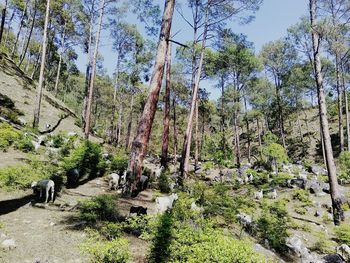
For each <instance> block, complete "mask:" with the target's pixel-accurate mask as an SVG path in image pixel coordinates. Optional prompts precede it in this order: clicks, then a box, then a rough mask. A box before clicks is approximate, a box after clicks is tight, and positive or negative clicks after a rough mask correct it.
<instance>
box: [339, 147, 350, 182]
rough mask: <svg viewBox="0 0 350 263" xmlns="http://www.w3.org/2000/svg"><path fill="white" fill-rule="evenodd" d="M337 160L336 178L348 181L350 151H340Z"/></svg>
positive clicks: (349, 176)
mask: <svg viewBox="0 0 350 263" xmlns="http://www.w3.org/2000/svg"><path fill="white" fill-rule="evenodd" d="M338 162H339V167H340V175H339V176H338V179H342V180H344V181H346V182H350V152H348V151H343V152H341V153H340V155H339V158H338Z"/></svg>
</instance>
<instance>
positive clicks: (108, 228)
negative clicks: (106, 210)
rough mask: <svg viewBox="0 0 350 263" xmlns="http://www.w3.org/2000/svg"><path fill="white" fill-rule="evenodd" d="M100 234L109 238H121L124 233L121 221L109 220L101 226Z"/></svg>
mask: <svg viewBox="0 0 350 263" xmlns="http://www.w3.org/2000/svg"><path fill="white" fill-rule="evenodd" d="M100 234H101V235H102V236H103V237H105V238H106V239H107V240H113V239H116V238H119V237H121V235H122V226H121V224H119V223H111V222H108V223H106V224H105V225H103V226H102V227H101V229H100Z"/></svg>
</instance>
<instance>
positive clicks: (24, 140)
mask: <svg viewBox="0 0 350 263" xmlns="http://www.w3.org/2000/svg"><path fill="white" fill-rule="evenodd" d="M14 146H15V148H16V149H18V150H20V151H22V152H32V151H34V145H33V143H32V141H31V140H30V138H29V137H25V136H23V137H21V138H20V139H19V140H17V141H15V143H14Z"/></svg>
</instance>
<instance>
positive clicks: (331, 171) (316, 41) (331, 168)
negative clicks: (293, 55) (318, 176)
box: [309, 0, 344, 225]
mask: <svg viewBox="0 0 350 263" xmlns="http://www.w3.org/2000/svg"><path fill="white" fill-rule="evenodd" d="M309 1H310V24H311V36H312V47H313V56H314V69H315V79H316V86H317V94H318V106H319V114H320V118H321V127H322V134H323V139H324V144H325V152H326V160H327V169H328V178H329V186H330V193H331V198H332V206H333V221H334V224H335V225H339V224H340V221H343V220H344V211H343V209H342V207H341V205H342V200H341V197H340V193H339V190H338V182H337V174H336V167H335V163H334V159H333V149H332V144H331V136H330V133H329V127H328V119H327V106H326V99H325V94H324V87H323V76H322V67H321V59H320V37H319V35H318V33H317V29H316V28H315V27H316V0H309Z"/></svg>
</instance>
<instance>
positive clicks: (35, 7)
mask: <svg viewBox="0 0 350 263" xmlns="http://www.w3.org/2000/svg"><path fill="white" fill-rule="evenodd" d="M36 3H37V2H36V0H34V14H33V20H32V24H31V26H30V31H29V36H28V39H27V43H26V45H25V48H24V51H23V53H22V54H21V59H20V61H19V64H18V67H21V65H22V63H23V60H24V58H25V57H26V54H27V50H28V47H29V43H30V40H31V38H32V34H33V29H34V25H35V20H36V12H37V6H36Z"/></svg>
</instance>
